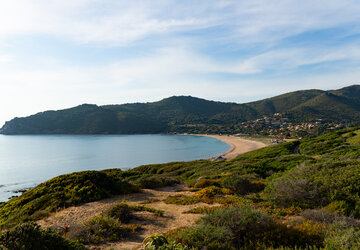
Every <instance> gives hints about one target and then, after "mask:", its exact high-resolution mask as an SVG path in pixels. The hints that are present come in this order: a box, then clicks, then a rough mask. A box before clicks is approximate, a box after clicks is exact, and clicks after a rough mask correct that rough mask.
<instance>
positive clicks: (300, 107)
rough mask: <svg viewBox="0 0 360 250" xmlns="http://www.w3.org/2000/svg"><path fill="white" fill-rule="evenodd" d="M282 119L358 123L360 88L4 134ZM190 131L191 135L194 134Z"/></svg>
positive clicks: (191, 100) (169, 101) (18, 124)
mask: <svg viewBox="0 0 360 250" xmlns="http://www.w3.org/2000/svg"><path fill="white" fill-rule="evenodd" d="M275 113H281V114H282V115H283V116H284V117H287V118H289V119H290V120H291V121H297V122H299V121H301V122H307V121H315V120H317V119H323V120H325V121H328V122H334V121H337V122H353V121H358V120H359V117H360V86H359V85H353V86H349V87H346V88H342V89H339V90H330V91H323V90H315V89H313V90H302V91H295V92H291V93H287V94H283V95H279V96H276V97H272V98H268V99H264V100H260V101H256V102H250V103H245V104H236V103H224V102H215V101H208V100H204V99H200V98H196V97H191V96H173V97H169V98H166V99H163V100H161V101H158V102H153V103H133V104H122V105H105V106H97V105H93V104H83V105H80V106H77V107H73V108H70V109H64V110H58V111H45V112H41V113H37V114H35V115H31V116H28V117H24V118H14V119H12V120H11V121H8V122H6V123H5V125H4V126H3V127H2V128H1V129H0V133H2V134H144V133H145V134H146V133H168V132H188V130H189V128H191V126H198V127H199V126H200V127H201V126H203V127H204V128H205V127H207V126H210V125H232V124H238V123H240V122H244V121H249V120H254V119H257V118H262V117H263V116H271V115H273V114H275ZM189 131H190V130H189Z"/></svg>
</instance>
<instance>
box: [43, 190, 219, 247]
mask: <svg viewBox="0 0 360 250" xmlns="http://www.w3.org/2000/svg"><path fill="white" fill-rule="evenodd" d="M184 187H185V186H183V185H177V186H174V187H167V188H163V189H158V190H152V189H144V192H143V193H136V194H130V195H119V196H115V197H112V198H109V199H104V200H101V201H96V202H90V203H86V204H83V205H81V206H77V207H70V208H67V209H64V210H61V211H59V212H56V213H54V214H52V215H51V216H50V217H48V218H46V219H44V220H41V221H38V222H37V223H38V224H39V225H40V226H42V227H44V228H47V227H51V228H55V229H56V228H64V226H69V228H70V230H71V228H76V227H79V226H80V225H82V224H83V223H84V222H85V221H86V220H88V219H89V218H91V217H94V216H97V215H99V214H100V213H102V212H103V211H105V210H107V209H108V208H110V207H111V206H113V205H114V204H116V203H117V202H122V201H123V202H126V203H127V204H129V205H139V204H140V203H141V202H142V201H145V200H147V199H148V198H156V199H159V200H160V201H157V202H153V203H150V204H146V205H145V206H147V207H151V208H155V209H161V210H164V211H165V213H164V217H158V216H155V215H153V214H151V213H148V212H137V213H135V215H137V216H138V217H141V218H142V219H141V220H136V221H131V222H130V223H136V224H141V225H142V228H143V230H142V231H140V232H139V233H138V234H137V235H136V236H134V237H132V238H130V239H128V240H127V241H123V242H115V243H109V244H106V245H99V246H92V248H93V249H108V248H113V249H134V248H135V249H138V248H140V247H141V243H142V241H143V240H144V239H145V237H147V236H149V235H152V234H154V233H164V232H167V231H169V230H171V229H175V228H178V227H186V226H191V225H193V224H194V223H195V221H196V220H197V219H199V218H200V216H201V215H199V214H183V212H184V211H187V210H189V209H192V208H195V207H199V206H208V205H207V204H204V203H198V204H194V205H180V206H179V205H175V204H165V203H164V202H163V201H162V200H163V199H165V198H167V197H168V196H169V195H175V194H186V195H189V194H191V193H190V192H189V191H180V192H179V190H181V189H183V188H184ZM212 206H214V205H212Z"/></svg>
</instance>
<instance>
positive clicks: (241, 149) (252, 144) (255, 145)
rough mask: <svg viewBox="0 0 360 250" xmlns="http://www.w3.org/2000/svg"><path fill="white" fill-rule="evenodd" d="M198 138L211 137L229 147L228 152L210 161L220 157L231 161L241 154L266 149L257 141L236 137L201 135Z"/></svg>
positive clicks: (264, 145)
mask: <svg viewBox="0 0 360 250" xmlns="http://www.w3.org/2000/svg"><path fill="white" fill-rule="evenodd" d="M199 136H208V137H213V138H216V139H218V140H220V141H223V142H225V143H227V144H230V145H231V149H230V150H229V151H227V152H226V153H224V154H221V155H218V156H215V157H213V158H211V159H216V158H218V157H219V156H221V157H222V158H224V159H233V158H235V157H236V156H238V155H241V154H243V153H246V152H249V151H252V150H255V149H259V148H263V147H266V146H267V145H266V144H264V143H262V142H258V141H251V140H247V139H243V138H240V137H237V136H232V135H206V134H202V135H199Z"/></svg>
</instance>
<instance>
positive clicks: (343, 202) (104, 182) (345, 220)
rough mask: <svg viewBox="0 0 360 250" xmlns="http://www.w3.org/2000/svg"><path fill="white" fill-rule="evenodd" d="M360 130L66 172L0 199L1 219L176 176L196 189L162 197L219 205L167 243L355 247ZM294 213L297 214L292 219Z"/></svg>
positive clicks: (29, 216) (359, 238) (6, 222)
mask: <svg viewBox="0 0 360 250" xmlns="http://www.w3.org/2000/svg"><path fill="white" fill-rule="evenodd" d="M359 135H360V128H352V129H346V130H338V131H335V132H332V133H329V134H325V135H322V136H320V137H316V138H311V139H303V140H300V141H293V142H288V143H283V144H279V145H275V146H271V147H266V148H263V149H259V150H256V151H252V152H249V153H246V154H243V155H240V156H239V157H237V158H235V159H232V160H222V161H215V162H211V161H207V160H200V161H192V162H173V163H167V164H155V165H145V166H140V167H138V168H135V169H132V170H127V171H121V170H119V169H109V170H103V171H99V172H97V171H87V172H80V173H74V174H70V175H64V176H60V177H57V178H54V179H52V180H50V181H48V182H45V183H43V184H41V185H39V186H38V187H36V188H34V189H32V190H29V191H27V192H26V193H24V194H23V195H22V196H20V197H17V198H14V199H12V200H10V201H8V202H6V203H4V204H2V205H1V206H0V223H1V225H2V226H3V227H11V226H12V225H15V224H17V223H19V222H23V221H27V220H36V219H37V218H39V217H41V216H46V215H47V214H48V213H49V212H51V211H55V210H56V209H61V208H63V207H67V206H72V205H76V204H79V203H83V202H88V201H94V200H99V199H103V198H105V197H108V196H111V195H116V194H120V193H129V192H136V191H138V190H139V188H158V187H163V186H168V185H173V184H176V183H180V182H182V183H187V184H188V186H189V187H190V188H192V190H193V191H194V194H193V195H189V196H184V195H175V196H171V197H168V199H166V200H165V201H164V202H166V203H171V204H177V205H179V206H181V205H183V204H195V203H199V202H205V203H208V204H211V203H219V204H220V205H221V207H219V209H218V208H216V209H208V208H206V207H204V208H198V209H195V210H192V211H188V212H189V213H190V212H191V213H204V214H208V215H205V217H203V219H202V220H201V221H200V222H199V224H198V225H196V226H194V227H191V228H185V229H178V230H175V231H173V232H169V234H167V235H166V237H167V239H168V241H167V242H172V243H171V244H173V243H174V244H180V245H181V246H184V247H188V248H197V247H199V246H206V247H207V249H219V248H223V249H231V248H235V249H238V248H247V249H251V248H262V247H264V248H265V247H270V248H271V247H273V248H276V247H291V248H293V247H295V246H296V247H304V248H305V247H307V246H314V247H318V248H321V247H326V248H328V249H338V248H341V247H343V248H344V247H345V248H346V247H350V248H351V247H353V248H356V247H360V245H359V242H360V231H359V225H360V222H359V221H358V219H359V218H360V178H359V177H360V161H359V159H360V158H359V157H360V139H359ZM303 210H304V212H302V211H303ZM292 217H300V218H301V219H302V220H301V221H300V222H290V221H289V218H292ZM230 218H236V219H235V220H234V219H231V220H230ZM257 225H260V227H258V226H257ZM265 229H266V230H265ZM264 230H265V231H264ZM169 244H170V243H169ZM164 247H165V246H164ZM164 249H166V248H164Z"/></svg>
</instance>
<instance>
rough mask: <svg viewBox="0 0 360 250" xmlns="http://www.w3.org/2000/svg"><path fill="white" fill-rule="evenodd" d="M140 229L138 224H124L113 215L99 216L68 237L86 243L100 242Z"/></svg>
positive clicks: (126, 235) (109, 240) (114, 239)
mask: <svg viewBox="0 0 360 250" xmlns="http://www.w3.org/2000/svg"><path fill="white" fill-rule="evenodd" d="M138 229H140V226H138V225H122V224H121V223H120V222H119V220H117V219H114V218H112V217H107V216H97V217H94V218H91V219H89V220H88V221H86V222H85V223H84V225H83V228H82V229H81V230H79V231H77V232H72V235H69V236H68V237H70V238H74V239H77V240H79V241H80V242H82V243H85V244H89V243H94V244H99V243H104V242H112V241H118V240H121V239H124V238H126V237H128V236H130V234H131V233H134V232H135V231H137V230H138Z"/></svg>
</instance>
